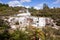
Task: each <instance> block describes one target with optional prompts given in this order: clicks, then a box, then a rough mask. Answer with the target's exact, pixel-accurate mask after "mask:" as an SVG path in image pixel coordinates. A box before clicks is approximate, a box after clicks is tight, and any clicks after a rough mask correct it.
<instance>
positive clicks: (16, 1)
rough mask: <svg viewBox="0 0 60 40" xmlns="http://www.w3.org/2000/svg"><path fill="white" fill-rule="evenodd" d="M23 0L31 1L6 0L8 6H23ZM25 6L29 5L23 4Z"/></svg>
mask: <svg viewBox="0 0 60 40" xmlns="http://www.w3.org/2000/svg"><path fill="white" fill-rule="evenodd" d="M24 2H31V0H12V1H9V2H8V5H9V6H12V7H16V6H23V5H22V4H23V3H24ZM25 7H27V8H28V7H30V6H25Z"/></svg>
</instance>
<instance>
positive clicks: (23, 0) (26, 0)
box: [20, 0, 31, 3]
mask: <svg viewBox="0 0 60 40" xmlns="http://www.w3.org/2000/svg"><path fill="white" fill-rule="evenodd" d="M20 2H22V3H23V2H31V0H20Z"/></svg>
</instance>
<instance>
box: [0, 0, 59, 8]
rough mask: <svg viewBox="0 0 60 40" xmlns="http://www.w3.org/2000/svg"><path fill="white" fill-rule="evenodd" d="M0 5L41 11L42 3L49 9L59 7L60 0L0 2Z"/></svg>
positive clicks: (11, 0)
mask: <svg viewBox="0 0 60 40" xmlns="http://www.w3.org/2000/svg"><path fill="white" fill-rule="evenodd" d="M0 3H4V4H8V5H9V6H12V7H16V6H23V7H26V8H29V7H34V8H35V9H42V8H43V4H44V3H46V4H47V5H48V6H49V7H50V8H53V7H60V0H0Z"/></svg>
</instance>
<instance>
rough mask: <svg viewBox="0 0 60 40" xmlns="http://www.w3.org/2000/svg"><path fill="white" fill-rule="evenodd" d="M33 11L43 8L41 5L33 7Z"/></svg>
mask: <svg viewBox="0 0 60 40" xmlns="http://www.w3.org/2000/svg"><path fill="white" fill-rule="evenodd" d="M34 8H35V9H37V10H39V9H42V8H43V3H41V4H38V5H36V6H34Z"/></svg>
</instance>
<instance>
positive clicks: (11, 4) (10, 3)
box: [8, 1, 22, 7]
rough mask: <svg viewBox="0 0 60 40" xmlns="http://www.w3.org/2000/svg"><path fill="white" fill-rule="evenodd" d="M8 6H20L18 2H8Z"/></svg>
mask: <svg viewBox="0 0 60 40" xmlns="http://www.w3.org/2000/svg"><path fill="white" fill-rule="evenodd" d="M8 5H9V6H12V7H16V6H22V4H21V3H20V2H19V1H10V2H8Z"/></svg>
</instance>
